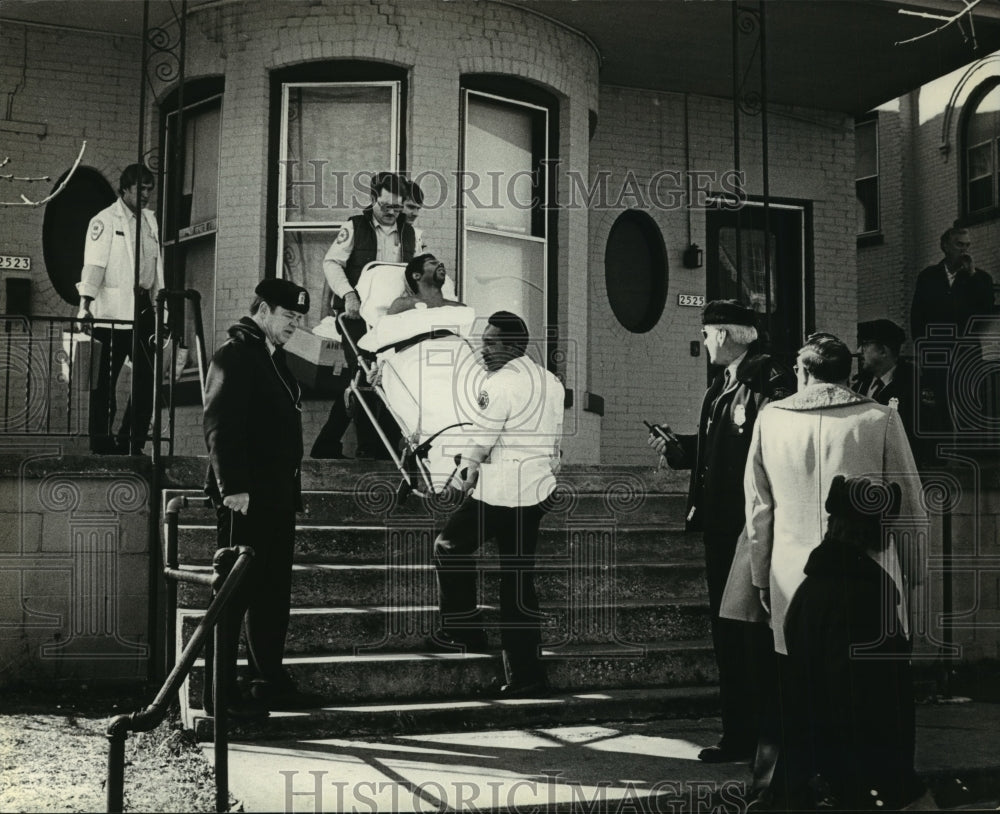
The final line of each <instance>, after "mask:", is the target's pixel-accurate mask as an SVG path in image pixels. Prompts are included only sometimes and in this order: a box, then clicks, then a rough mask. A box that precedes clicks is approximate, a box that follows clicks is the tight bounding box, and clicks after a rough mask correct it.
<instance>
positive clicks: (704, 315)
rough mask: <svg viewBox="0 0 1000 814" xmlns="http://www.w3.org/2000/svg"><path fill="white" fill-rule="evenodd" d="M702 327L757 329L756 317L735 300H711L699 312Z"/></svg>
mask: <svg viewBox="0 0 1000 814" xmlns="http://www.w3.org/2000/svg"><path fill="white" fill-rule="evenodd" d="M701 324H702V325H750V326H751V327H754V328H755V327H757V315H756V314H754V312H753V311H751V310H750V309H749V308H747V307H746V306H745V305H742V304H741V303H739V302H737V301H736V300H712V301H711V302H710V303H709V304H708V305H706V306H705V310H704V311H702V312H701Z"/></svg>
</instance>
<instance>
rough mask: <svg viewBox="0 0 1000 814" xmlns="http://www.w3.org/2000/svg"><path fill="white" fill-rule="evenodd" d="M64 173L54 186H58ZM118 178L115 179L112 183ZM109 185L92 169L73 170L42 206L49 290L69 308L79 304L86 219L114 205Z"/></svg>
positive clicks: (87, 222) (112, 191)
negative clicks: (65, 183)
mask: <svg viewBox="0 0 1000 814" xmlns="http://www.w3.org/2000/svg"><path fill="white" fill-rule="evenodd" d="M65 177H66V173H63V174H62V176H60V178H59V180H58V181H56V183H55V187H54V188H55V189H58V188H59V185H60V184H62V182H63V178H65ZM117 182H118V179H117V178H115V183H117ZM115 197H116V195H115V190H114V188H113V187H112V186H111V183H110V182H109V181H108V180H107V179H106V178H105V177H104V176H103V175H102V174H101V173H100V172H98V171H97V170H95V169H94V168H93V167H77V170H76V172H74V173H73V177H72V178H70V179H69V183H68V184H67V185H66V189H64V190H63V191H62V192H60V193H59V194H58V195H56V197H55V198H53V199H52V200H51V201H49V203H48V204H46V205H45V218H44V220H43V221H42V256H43V257H44V258H45V270H46V271H47V272H48V275H49V279H50V280H51V281H52V287H53V288H55V290H56V293H57V294H58V295H59V296H60V297H62V298H63V299H64V300H66V302H68V303H69V304H70V305H76V304H77V303H79V302H80V296H79V294H77V291H76V284H77V283H78V282H80V270H81V269H82V268H83V247H84V243H85V242H86V238H87V227H88V226H89V225H90V219H91V218H92V217H94V215H96V214H97V213H98V212H100V211H101V210H102V209H104V208H106V207H108V206H111V204H113V203H114V202H115Z"/></svg>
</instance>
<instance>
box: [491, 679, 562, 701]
mask: <svg viewBox="0 0 1000 814" xmlns="http://www.w3.org/2000/svg"><path fill="white" fill-rule="evenodd" d="M550 695H552V689H551V688H550V687H549V684H548V682H547V681H529V682H521V683H518V682H516V681H512V682H511V683H510V684H504V685H503V686H502V687H501V688H500V691H499V692H498V693H497V698H547V697H548V696H550Z"/></svg>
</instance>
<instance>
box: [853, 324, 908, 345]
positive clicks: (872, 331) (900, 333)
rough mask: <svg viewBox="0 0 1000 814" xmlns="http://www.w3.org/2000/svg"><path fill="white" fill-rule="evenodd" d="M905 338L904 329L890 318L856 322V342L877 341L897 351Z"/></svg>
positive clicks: (861, 343)
mask: <svg viewBox="0 0 1000 814" xmlns="http://www.w3.org/2000/svg"><path fill="white" fill-rule="evenodd" d="M905 340H906V331H904V330H903V329H902V328H900V327H899V326H898V325H897V324H896V323H895V322H893V321H892V320H891V319H872V320H869V321H868V322H859V323H858V344H859V345H863V344H864V343H865V342H878V343H879V344H880V345H885V346H886V347H888V348H891V349H893V350H895V352H896V353H899V349H900V348H901V347H902V346H903V342H904V341H905Z"/></svg>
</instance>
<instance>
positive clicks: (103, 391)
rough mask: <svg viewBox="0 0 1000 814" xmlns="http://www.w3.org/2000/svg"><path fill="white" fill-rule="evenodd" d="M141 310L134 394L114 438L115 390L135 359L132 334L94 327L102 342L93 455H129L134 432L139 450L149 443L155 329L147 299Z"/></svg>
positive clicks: (94, 394) (93, 396)
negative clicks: (129, 364) (147, 436)
mask: <svg viewBox="0 0 1000 814" xmlns="http://www.w3.org/2000/svg"><path fill="white" fill-rule="evenodd" d="M145 300H146V302H145V304H144V305H143V306H141V307H140V313H139V322H138V323H137V330H138V331H139V353H138V357H139V358H138V359H132V393H133V396H132V397H130V398H129V401H128V404H127V406H126V407H125V415H124V417H123V419H122V425H121V427H120V428H119V430H118V436H117V439H116V438H115V436H114V426H115V416H116V414H117V412H118V401H117V398H116V397H115V389H116V387H117V384H118V375H119V374H120V373H121V370H122V365H124V364H125V360H126V359H128V358H131V356H132V331H130V330H121V329H119V330H115V329H114V328H94V331H93V336H94V339H96V340H98V341H99V342H100V343H101V356H100V361H99V368H98V373H97V386H96V387H94V388H93V389H92V390H91V391H90V419H89V432H90V450H91V452H100V453H107V452H116V451H117V452H128V444H129V437H130V435H131V433H132V431H133V428H134V430H135V435H136V437H137V439H138V443H139V449H142V447H143V445H144V444H145V443H146V435H147V433H148V432H149V424H150V421H151V420H152V418H153V350H152V347H151V345H150V337H151V336H152V335H153V331H154V329H155V317H154V314H153V311H152V307H151V306H149V298H148V296H147V297H146V298H145Z"/></svg>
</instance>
